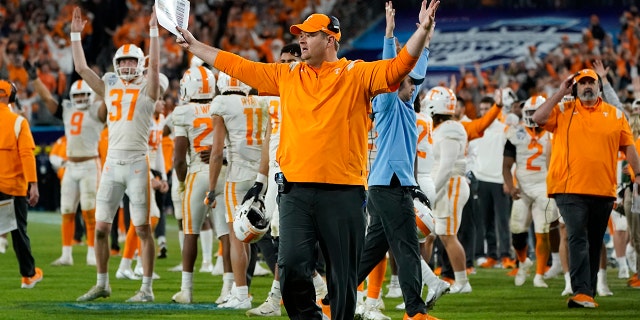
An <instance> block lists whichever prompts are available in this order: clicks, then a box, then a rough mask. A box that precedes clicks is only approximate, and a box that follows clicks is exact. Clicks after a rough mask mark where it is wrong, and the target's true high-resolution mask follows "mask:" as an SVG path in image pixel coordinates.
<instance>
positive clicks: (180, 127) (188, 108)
mask: <svg viewBox="0 0 640 320" xmlns="http://www.w3.org/2000/svg"><path fill="white" fill-rule="evenodd" d="M210 109H211V105H210V104H200V103H188V104H185V105H181V106H178V107H176V108H175V109H174V110H173V113H172V115H173V116H172V118H173V125H174V128H175V135H176V137H186V138H187V139H189V150H188V151H187V163H188V164H189V172H196V171H209V165H208V164H206V163H204V162H202V160H200V156H199V155H198V153H200V152H201V151H203V150H205V149H209V148H211V143H212V141H213V134H212V132H213V126H212V121H211V114H210Z"/></svg>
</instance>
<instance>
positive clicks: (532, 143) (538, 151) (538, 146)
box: [527, 140, 543, 171]
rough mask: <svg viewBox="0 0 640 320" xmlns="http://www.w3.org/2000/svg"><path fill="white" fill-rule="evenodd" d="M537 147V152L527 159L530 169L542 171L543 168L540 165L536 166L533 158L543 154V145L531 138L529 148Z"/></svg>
mask: <svg viewBox="0 0 640 320" xmlns="http://www.w3.org/2000/svg"><path fill="white" fill-rule="evenodd" d="M533 149H536V153H534V154H533V155H532V156H531V157H529V159H527V170H530V171H540V170H541V169H542V168H541V167H540V166H534V165H533V160H535V159H536V158H538V157H539V156H541V155H542V150H543V147H542V145H541V144H539V143H538V141H536V140H531V142H530V143H529V150H533Z"/></svg>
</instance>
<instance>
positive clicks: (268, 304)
mask: <svg viewBox="0 0 640 320" xmlns="http://www.w3.org/2000/svg"><path fill="white" fill-rule="evenodd" d="M245 314H246V315H247V317H250V316H259V317H279V316H281V315H282V310H281V309H280V301H276V299H275V298H274V297H273V296H272V295H271V293H269V296H268V297H267V300H265V301H264V302H263V303H262V304H261V305H260V306H258V307H257V308H253V309H249V310H247V312H246V313H245Z"/></svg>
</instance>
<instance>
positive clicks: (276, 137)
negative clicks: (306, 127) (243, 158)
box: [260, 97, 282, 161]
mask: <svg viewBox="0 0 640 320" xmlns="http://www.w3.org/2000/svg"><path fill="white" fill-rule="evenodd" d="M260 98H261V102H262V103H264V104H265V105H266V107H267V108H269V109H268V110H269V121H271V136H270V137H269V160H272V161H275V160H276V151H278V145H280V122H281V121H282V114H281V113H280V111H281V110H280V97H260Z"/></svg>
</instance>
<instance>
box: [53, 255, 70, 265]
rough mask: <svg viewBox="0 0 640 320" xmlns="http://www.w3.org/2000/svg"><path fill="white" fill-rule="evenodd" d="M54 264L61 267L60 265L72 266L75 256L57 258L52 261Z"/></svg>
mask: <svg viewBox="0 0 640 320" xmlns="http://www.w3.org/2000/svg"><path fill="white" fill-rule="evenodd" d="M51 265H52V266H56V267H60V266H72V265H73V258H66V257H60V258H58V259H56V260H55V261H54V262H51Z"/></svg>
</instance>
